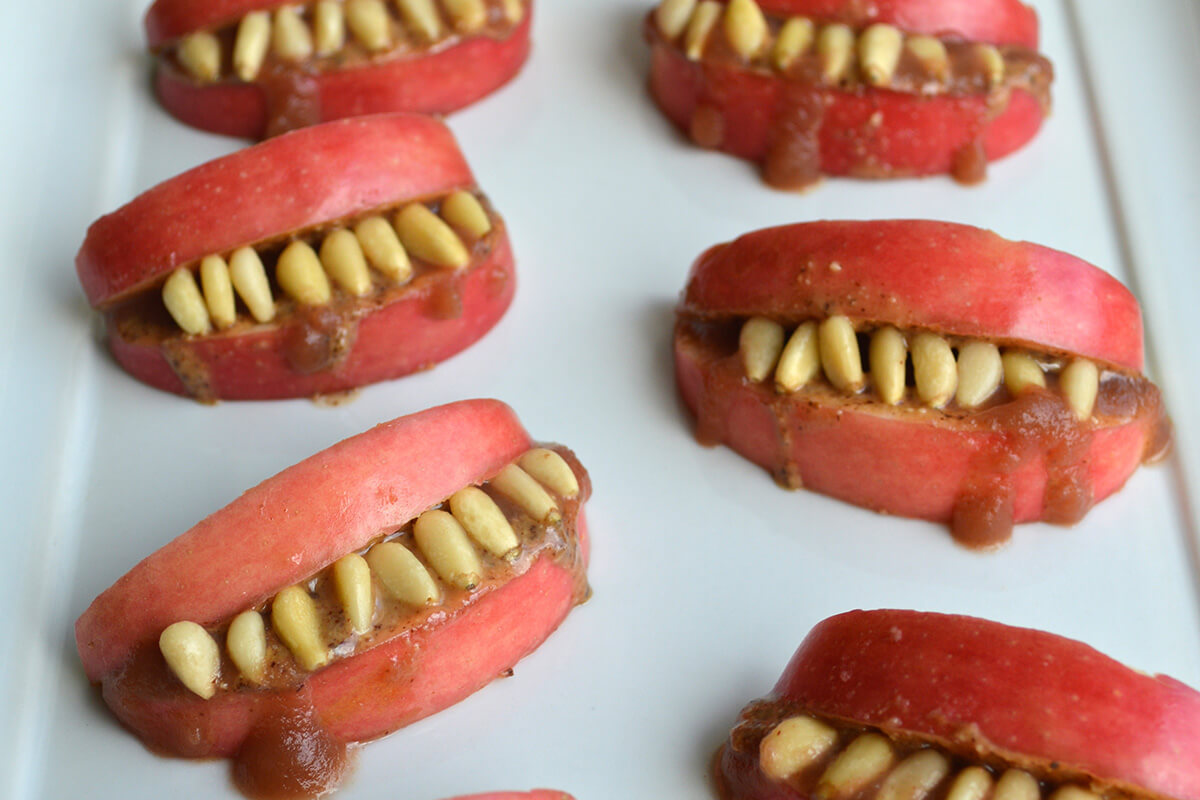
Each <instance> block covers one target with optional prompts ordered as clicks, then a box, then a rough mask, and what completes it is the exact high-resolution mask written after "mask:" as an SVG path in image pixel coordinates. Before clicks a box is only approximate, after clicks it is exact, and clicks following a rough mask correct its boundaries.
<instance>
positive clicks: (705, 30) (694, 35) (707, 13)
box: [683, 0, 721, 61]
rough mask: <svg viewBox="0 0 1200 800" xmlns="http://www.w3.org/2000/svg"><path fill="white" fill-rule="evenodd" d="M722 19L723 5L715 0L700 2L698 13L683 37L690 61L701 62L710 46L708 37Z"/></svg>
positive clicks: (684, 50) (697, 8)
mask: <svg viewBox="0 0 1200 800" xmlns="http://www.w3.org/2000/svg"><path fill="white" fill-rule="evenodd" d="M720 18H721V4H720V3H718V2H715V0H700V3H699V4H698V5H697V6H696V13H694V14H692V18H691V20H690V21H689V22H688V27H687V31H686V32H685V33H684V35H683V52H684V54H685V55H686V56H687V57H688V60H689V61H699V60H700V59H701V57H703V55H704V48H705V47H706V46H707V45H708V37H709V35H710V34H711V33H712V29H713V28H714V27H716V25H717V20H719V19H720Z"/></svg>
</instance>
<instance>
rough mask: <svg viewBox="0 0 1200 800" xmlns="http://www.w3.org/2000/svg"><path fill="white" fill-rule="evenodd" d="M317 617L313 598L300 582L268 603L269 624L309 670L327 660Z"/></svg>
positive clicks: (316, 667) (298, 661)
mask: <svg viewBox="0 0 1200 800" xmlns="http://www.w3.org/2000/svg"><path fill="white" fill-rule="evenodd" d="M320 619H321V618H320V614H319V613H318V611H317V604H316V602H315V601H314V600H313V599H312V597H310V596H309V594H308V592H307V591H306V590H305V589H303V588H301V587H300V586H289V587H288V588H286V589H284V590H283V591H282V592H280V593H279V594H277V595H275V600H274V601H272V603H271V627H273V628H274V629H275V633H276V635H277V636H279V638H280V639H281V640H282V641H283V644H284V646H286V647H287V649H288V650H290V651H292V655H293V656H295V657H296V662H297V663H298V664H299V665H300V668H301V669H304V670H307V671H309V672H312V671H313V670H316V669H320V668H321V667H323V666H325V665H326V664H328V663H329V650H328V648H326V647H325V642H324V640H323V638H322V636H321V621H320Z"/></svg>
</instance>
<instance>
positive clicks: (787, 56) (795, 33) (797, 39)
mask: <svg viewBox="0 0 1200 800" xmlns="http://www.w3.org/2000/svg"><path fill="white" fill-rule="evenodd" d="M816 35H817V29H816V26H815V25H813V21H812V20H811V19H809V18H808V17H792V18H791V19H789V20H788V21H787V22H785V23H783V27H782V28H780V29H779V38H778V39H776V40H775V49H774V51H772V53H771V63H773V64H774V65H775V69H777V70H779V71H780V72H783V71H785V70H787V68H788V67H790V66H791V65H792V62H794V61H795V60H796V59H797V58H799V57H800V56H802V55H804V54H805V53H807V52H808V49H809V48H810V47H812V44H813V40H814V39H815V38H816Z"/></svg>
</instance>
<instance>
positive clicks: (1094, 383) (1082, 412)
mask: <svg viewBox="0 0 1200 800" xmlns="http://www.w3.org/2000/svg"><path fill="white" fill-rule="evenodd" d="M1058 382H1059V386H1061V387H1062V391H1063V394H1064V395H1066V397H1067V403H1069V404H1070V406H1071V410H1072V411H1074V412H1075V416H1076V417H1078V418H1079V419H1080V421H1083V420H1086V419H1087V418H1088V417H1090V416H1092V409H1094V408H1095V407H1096V395H1097V394H1098V393H1099V391H1100V370H1099V369H1098V368H1097V367H1096V365H1095V364H1093V363H1092V362H1091V361H1088V360H1087V359H1085V358H1077V359H1074V360H1073V361H1071V363H1070V364H1067V366H1065V367H1064V368H1063V371H1062V374H1060V375H1059V376H1058Z"/></svg>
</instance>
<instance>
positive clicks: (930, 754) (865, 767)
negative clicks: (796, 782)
mask: <svg viewBox="0 0 1200 800" xmlns="http://www.w3.org/2000/svg"><path fill="white" fill-rule="evenodd" d="M837 745H838V733H837V731H836V730H834V729H833V728H832V727H830V726H829V725H826V724H825V723H824V722H822V721H820V720H818V719H816V718H814V717H810V716H807V715H805V716H797V717H790V718H788V719H785V720H784V721H783V722H781V723H779V724H778V725H777V726H775V728H774V729H773V730H772V731H771V732H770V733H768V734H767V735H766V736H765V737H764V738H763V740H762V743H761V744H760V745H759V751H758V754H759V765H760V767H761V768H762V771H763V772H764V773H765V774H766V775H767V776H768V777H770V778H772V779H774V780H778V781H787V780H790V779H792V778H794V777H795V776H797V775H799V774H800V773H802V772H804V771H805V770H806V769H808V768H809V767H813V766H816V765H817V764H818V763H819V762H822V761H826V760H828V765H827V766H826V767H825V769H824V771H823V772H822V773H821V775H820V777H819V778H818V779H817V782H816V788H815V790H814V791H813V792H812V796H813V797H814V798H815V800H835V798H848V797H852V796H854V795H858V794H859V793H860V792H862V791H863V790H864V789H867V788H868V787H870V786H872V785H873V784H876V783H877V782H878V789H876V791H875V793H874V800H925V798H927V797H929V796H930V795H932V794H933V793H934V792H935V791H936V790H938V788H939V787H942V786H944V783H943V782H945V781H947V779H949V778H950V777H951V772H952V768H951V762H950V759H949V758H947V757H946V755H945V754H943V753H941V752H939V751H938V750H935V749H932V748H925V749H921V750H917V751H916V752H914V753H912V754H911V755H908V756H907V757H905V758H904V759H903V760H900V761H899V763H897V756H896V753H895V751H894V750H893V748H892V744H891V742H890V741H889V740H888V739H887V738H886V737H884V736H882V735H881V734H878V733H862V734H859V735H858V736H857V737H855V738H854V739H853V740H852V741H851V742H850V743H849V744H848V745H846V746H845V747H843V748H841V749H839V748H838V746H837ZM830 759H831V760H830ZM945 791H946V793H945V795H944V800H1041V797H1042V789H1041V786H1040V785H1039V783H1038V781H1037V779H1036V778H1034V777H1033V776H1032V775H1030V774H1029V773H1028V772H1026V771H1024V770H1021V769H1016V768H1010V769H1008V770H1005V771H1004V772H1003V773H1002V774H1000V776H999V779H996V778H994V776H993V773H992V772H991V771H989V770H988V769H985V768H984V767H981V766H970V767H967V768H965V769H963V770H961V771H960V772H958V774H956V775H954V776H953V779H952V780H950V782H949V784H948V788H947V789H946V790H945ZM1049 800H1099V796H1098V795H1097V794H1096V793H1094V792H1092V791H1090V790H1089V789H1085V788H1084V787H1082V786H1078V785H1074V784H1064V785H1062V786H1059V787H1058V788H1057V789H1055V790H1054V791H1053V792H1051V793H1050V795H1049Z"/></svg>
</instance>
